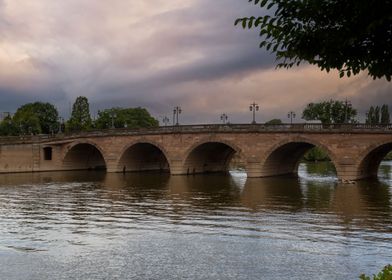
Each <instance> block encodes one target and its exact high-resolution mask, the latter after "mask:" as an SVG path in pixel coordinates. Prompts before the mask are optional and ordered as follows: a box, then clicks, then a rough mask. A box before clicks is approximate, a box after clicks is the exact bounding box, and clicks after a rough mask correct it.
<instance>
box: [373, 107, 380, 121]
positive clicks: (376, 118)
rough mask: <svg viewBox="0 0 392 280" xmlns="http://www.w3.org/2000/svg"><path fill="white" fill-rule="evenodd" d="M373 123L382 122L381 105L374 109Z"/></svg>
mask: <svg viewBox="0 0 392 280" xmlns="http://www.w3.org/2000/svg"><path fill="white" fill-rule="evenodd" d="M372 124H380V107H378V106H376V108H375V109H374V114H373V120H372Z"/></svg>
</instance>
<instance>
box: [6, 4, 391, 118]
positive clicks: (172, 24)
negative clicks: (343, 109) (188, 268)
mask: <svg viewBox="0 0 392 280" xmlns="http://www.w3.org/2000/svg"><path fill="white" fill-rule="evenodd" d="M257 12H258V11H257V10H255V8H254V6H253V5H248V4H247V2H246V1H236V0H217V1H210V0H197V1H196V0H155V1H142V0H112V1H94V0H68V1H51V0H35V1H29V2H26V1H22V0H0V35H1V37H0V38H1V39H0V84H1V86H0V101H1V102H2V103H1V104H2V105H1V108H0V110H4V111H15V110H16V108H17V107H18V106H20V105H22V104H23V103H25V102H29V101H33V100H43V101H50V102H53V103H55V105H56V106H57V107H58V108H59V109H60V111H61V112H62V114H63V115H67V113H68V108H69V102H72V101H73V100H74V99H75V98H76V97H77V96H80V95H83V96H87V97H88V98H89V100H90V104H91V106H92V110H93V111H96V110H98V109H103V108H107V107H110V106H143V107H147V108H148V109H149V110H150V111H151V112H152V113H153V114H155V115H156V116H159V115H164V114H168V115H170V112H171V109H172V107H173V106H175V105H181V106H182V107H183V109H184V113H183V116H182V117H183V120H184V121H185V122H188V123H192V122H212V121H216V120H218V117H217V116H218V115H219V114H220V113H221V112H226V113H227V114H229V115H230V116H231V117H232V122H237V121H238V122H241V121H248V118H249V116H248V115H249V113H248V111H247V109H248V105H249V103H250V102H252V101H253V100H255V101H257V102H259V103H260V105H261V108H262V111H261V112H260V114H259V116H258V117H259V118H260V120H268V119H271V118H274V117H282V116H285V115H286V113H287V111H288V110H296V111H298V112H300V111H301V109H302V108H303V106H304V105H306V103H308V102H312V101H317V100H321V99H328V98H340V99H344V98H346V97H347V98H350V99H351V100H352V102H353V104H355V105H357V106H359V108H360V109H361V110H364V111H365V110H366V108H365V107H366V106H367V105H368V104H370V103H375V102H379V101H381V100H385V102H386V101H387V100H388V98H387V97H388V92H390V90H391V86H390V84H389V83H387V82H385V81H376V82H374V81H373V80H371V79H368V78H367V77H366V75H361V76H357V77H354V78H350V79H339V78H337V74H336V72H335V73H330V74H326V73H323V72H320V71H319V70H318V69H317V68H315V67H310V66H303V67H300V68H295V69H291V70H275V66H274V58H273V57H272V56H271V55H270V54H268V53H267V52H265V51H263V50H260V49H259V48H258V36H257V32H255V31H244V30H242V29H239V28H236V27H234V25H233V23H234V20H235V18H237V17H241V16H244V15H251V14H255V13H256V14H257Z"/></svg>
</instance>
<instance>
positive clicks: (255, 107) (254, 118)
mask: <svg viewBox="0 0 392 280" xmlns="http://www.w3.org/2000/svg"><path fill="white" fill-rule="evenodd" d="M249 110H250V111H251V112H253V121H252V124H256V111H258V110H259V105H258V104H256V103H255V102H253V103H252V104H250V106H249Z"/></svg>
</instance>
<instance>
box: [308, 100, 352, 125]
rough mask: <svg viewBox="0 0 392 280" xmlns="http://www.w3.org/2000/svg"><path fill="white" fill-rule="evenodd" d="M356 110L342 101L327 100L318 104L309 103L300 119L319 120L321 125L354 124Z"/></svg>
mask: <svg viewBox="0 0 392 280" xmlns="http://www.w3.org/2000/svg"><path fill="white" fill-rule="evenodd" d="M356 116H357V110H356V109H354V108H352V107H351V106H349V105H348V104H347V103H346V102H344V101H338V100H332V99H331V100H329V101H323V102H319V103H309V104H308V105H307V106H306V108H305V109H304V111H303V112H302V118H303V119H305V120H307V121H310V120H319V121H321V123H322V124H331V123H346V122H348V123H354V122H356V120H355V117H356Z"/></svg>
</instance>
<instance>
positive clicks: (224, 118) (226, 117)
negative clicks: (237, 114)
mask: <svg viewBox="0 0 392 280" xmlns="http://www.w3.org/2000/svg"><path fill="white" fill-rule="evenodd" d="M228 118H229V117H228V116H227V115H226V114H225V113H223V114H222V115H221V116H220V119H221V121H222V122H223V124H226V122H227V119H228Z"/></svg>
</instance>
